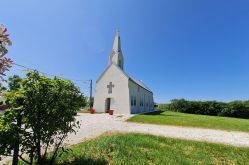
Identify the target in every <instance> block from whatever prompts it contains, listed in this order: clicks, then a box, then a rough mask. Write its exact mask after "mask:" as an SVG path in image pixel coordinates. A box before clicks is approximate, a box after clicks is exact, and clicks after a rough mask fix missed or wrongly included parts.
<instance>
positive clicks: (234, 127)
mask: <svg viewBox="0 0 249 165" xmlns="http://www.w3.org/2000/svg"><path fill="white" fill-rule="evenodd" d="M128 121H131V122H139V123H149V124H160V125H175V126H187V127H202V128H211V129H221V130H229V131H244V132H249V119H238V118H229V117H219V116H206V115H194V114H186V113H179V112H172V111H164V112H163V111H158V112H153V113H148V114H142V115H136V116H134V117H132V118H131V119H129V120H128Z"/></svg>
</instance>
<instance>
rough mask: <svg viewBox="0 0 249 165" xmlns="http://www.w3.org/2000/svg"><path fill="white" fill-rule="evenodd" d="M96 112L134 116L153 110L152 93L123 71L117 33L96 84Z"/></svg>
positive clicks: (122, 58) (122, 60)
mask: <svg viewBox="0 0 249 165" xmlns="http://www.w3.org/2000/svg"><path fill="white" fill-rule="evenodd" d="M94 109H95V110H96V112H107V111H108V110H110V109H111V110H114V113H116V114H135V113H144V112H150V111H153V110H154V100H153V92H152V91H151V90H150V89H149V88H148V87H147V86H146V85H145V84H144V83H143V82H142V81H139V80H136V79H134V78H133V77H131V76H129V75H128V74H127V73H125V71H124V57H123V54H122V51H121V41H120V36H119V32H118V31H117V32H116V35H115V39H114V44H113V50H112V53H111V55H110V56H109V65H108V67H107V68H106V69H105V71H104V72H103V73H102V74H101V76H100V77H99V79H98V80H97V82H96V90H95V96H94Z"/></svg>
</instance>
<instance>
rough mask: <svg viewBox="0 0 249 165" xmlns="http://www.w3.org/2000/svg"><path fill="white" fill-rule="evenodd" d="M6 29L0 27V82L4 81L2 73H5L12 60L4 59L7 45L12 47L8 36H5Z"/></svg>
mask: <svg viewBox="0 0 249 165" xmlns="http://www.w3.org/2000/svg"><path fill="white" fill-rule="evenodd" d="M6 32H7V28H5V27H4V26H3V25H0V80H2V81H3V80H4V79H3V76H5V74H4V72H5V71H7V70H8V69H9V68H10V67H11V64H12V62H13V61H12V60H11V59H10V58H7V57H5V55H6V54H7V53H8V49H7V48H6V46H7V45H12V42H11V40H10V39H9V35H8V34H6Z"/></svg>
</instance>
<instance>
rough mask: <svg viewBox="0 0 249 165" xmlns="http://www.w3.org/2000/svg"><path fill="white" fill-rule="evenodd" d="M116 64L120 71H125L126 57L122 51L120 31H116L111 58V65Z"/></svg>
mask: <svg viewBox="0 0 249 165" xmlns="http://www.w3.org/2000/svg"><path fill="white" fill-rule="evenodd" d="M113 63H114V64H116V65H117V66H118V67H119V68H120V69H122V70H123V69H124V57H123V54H122V50H121V41H120V36H119V31H118V30H117V31H116V34H115V38H114V43H113V49H112V54H111V55H110V57H109V65H111V64H113Z"/></svg>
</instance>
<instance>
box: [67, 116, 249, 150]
mask: <svg viewBox="0 0 249 165" xmlns="http://www.w3.org/2000/svg"><path fill="white" fill-rule="evenodd" d="M131 116H132V115H113V116H110V115H108V114H79V115H78V116H77V117H76V119H77V120H78V121H80V123H81V128H80V129H79V130H78V132H77V134H76V135H75V134H70V135H69V137H68V140H67V141H66V142H65V145H72V144H77V143H80V142H82V141H84V140H88V139H91V138H95V137H97V136H99V135H101V134H103V133H105V132H107V131H113V132H139V133H146V134H152V135H160V136H165V137H173V138H180V139H189V140H196V141H206V142H214V143H223V144H230V145H233V146H240V147H249V133H243V132H234V131H221V130H212V129H204V128H191V127H179V126H161V125H152V124H140V123H130V122H126V120H127V119H128V118H129V117H131Z"/></svg>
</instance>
